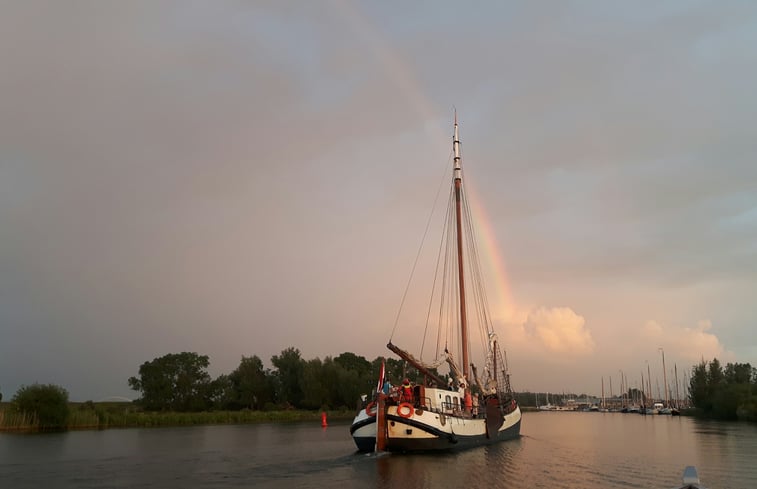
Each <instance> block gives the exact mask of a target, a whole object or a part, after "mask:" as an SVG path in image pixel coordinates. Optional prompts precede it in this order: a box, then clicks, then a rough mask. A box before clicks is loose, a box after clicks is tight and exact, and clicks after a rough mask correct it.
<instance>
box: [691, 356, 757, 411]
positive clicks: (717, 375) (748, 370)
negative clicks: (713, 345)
mask: <svg viewBox="0 0 757 489" xmlns="http://www.w3.org/2000/svg"><path fill="white" fill-rule="evenodd" d="M689 397H690V399H691V403H692V404H693V405H694V407H696V408H697V409H698V410H699V411H700V412H701V413H702V414H704V415H705V416H708V417H713V418H717V419H748V420H755V419H757V374H755V369H754V368H752V366H751V365H750V364H748V363H746V364H740V363H736V364H731V363H729V364H727V365H726V366H725V368H723V367H722V366H721V364H720V362H719V361H718V359H717V358H715V359H713V360H712V361H711V362H709V363H708V362H705V361H704V360H702V361H701V362H700V363H699V364H697V365H695V366H694V367H693V368H692V372H691V380H690V382H689Z"/></svg>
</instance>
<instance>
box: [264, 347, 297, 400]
mask: <svg viewBox="0 0 757 489" xmlns="http://www.w3.org/2000/svg"><path fill="white" fill-rule="evenodd" d="M271 363H273V366H274V367H276V370H275V371H274V377H275V379H276V394H277V400H278V401H279V403H281V404H290V405H292V406H294V407H299V406H301V405H302V400H303V392H302V383H303V373H304V371H305V361H304V360H303V359H302V357H300V350H298V349H296V348H293V347H289V348H287V349H286V350H283V351H282V352H281V355H274V356H273V357H272V358H271Z"/></svg>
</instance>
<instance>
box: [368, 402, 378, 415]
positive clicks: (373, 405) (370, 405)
mask: <svg viewBox="0 0 757 489" xmlns="http://www.w3.org/2000/svg"><path fill="white" fill-rule="evenodd" d="M371 409H373V412H371ZM376 411H378V406H376V403H375V402H374V401H371V402H369V403H368V405H367V406H365V414H367V415H368V416H376Z"/></svg>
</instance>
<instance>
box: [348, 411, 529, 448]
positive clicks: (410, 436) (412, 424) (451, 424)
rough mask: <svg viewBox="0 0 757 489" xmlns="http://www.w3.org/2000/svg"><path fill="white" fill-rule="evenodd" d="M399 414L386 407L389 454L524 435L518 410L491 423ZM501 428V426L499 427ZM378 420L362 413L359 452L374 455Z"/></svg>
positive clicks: (354, 429) (357, 428)
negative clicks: (521, 432)
mask: <svg viewBox="0 0 757 489" xmlns="http://www.w3.org/2000/svg"><path fill="white" fill-rule="evenodd" d="M401 413H402V414H403V415H400V413H398V407H397V406H388V407H387V408H386V447H385V450H386V451H389V452H418V451H421V452H422V451H437V450H459V449H464V448H470V447H474V446H479V445H487V444H491V443H498V442H501V441H504V440H511V439H514V438H518V437H519V436H520V425H521V417H522V416H521V411H520V408H516V409H515V410H514V411H512V412H511V413H508V414H506V415H505V416H503V417H502V422H501V425H500V423H499V420H495V422H494V423H492V421H491V417H490V419H489V422H488V423H487V419H486V418H484V417H480V418H470V417H463V416H453V415H445V414H443V413H439V412H432V411H428V410H424V409H414V410H413V412H412V413H410V414H409V415H408V414H407V410H403V411H401ZM497 425H499V426H497ZM376 429H377V424H376V417H375V416H368V415H367V414H366V413H365V410H364V409H363V410H361V411H360V412H359V413H358V414H357V416H355V419H354V420H353V422H352V426H351V427H350V432H351V433H352V437H353V440H354V441H355V445H356V446H357V448H358V450H359V451H363V452H370V451H373V450H374V447H375V443H376Z"/></svg>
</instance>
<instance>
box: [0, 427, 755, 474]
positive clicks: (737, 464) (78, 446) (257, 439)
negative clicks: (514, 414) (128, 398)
mask: <svg viewBox="0 0 757 489" xmlns="http://www.w3.org/2000/svg"><path fill="white" fill-rule="evenodd" d="M521 433H522V435H523V436H522V437H521V438H520V439H518V440H513V441H508V442H503V443H499V444H496V445H490V446H486V447H481V448H476V449H471V450H466V451H462V452H455V453H442V454H419V455H395V454H382V455H374V454H370V455H366V454H359V453H356V452H355V448H354V444H353V443H352V440H351V438H350V436H349V430H348V424H345V423H334V424H332V426H330V427H328V428H326V429H322V428H321V427H320V426H319V425H318V424H317V423H314V424H268V425H245V426H207V427H191V428H164V429H133V430H106V431H90V432H70V433H60V434H52V435H31V436H30V435H8V434H0V488H3V489H5V488H8V489H16V488H18V489H23V488H27V487H28V488H37V487H50V488H58V487H60V488H105V487H113V488H122V487H123V488H127V487H139V488H182V489H189V488H195V487H203V488H204V487H218V488H237V487H240V488H241V487H245V488H322V487H336V488H338V489H346V488H352V487H355V488H357V487H360V488H373V487H376V488H385V489H400V488H403V489H405V488H434V489H435V488H440V487H450V488H453V487H454V488H457V487H464V486H469V487H508V488H520V487H523V488H539V487H545V488H546V487H549V488H552V487H566V488H573V487H577V488H595V487H596V488H640V489H641V488H643V489H648V488H662V489H669V488H671V487H674V486H676V485H678V484H679V483H680V477H681V472H682V471H683V468H684V467H685V466H686V465H696V466H697V469H698V471H699V476H700V478H701V480H702V483H703V484H704V485H705V486H706V487H708V488H709V489H724V488H749V487H757V468H755V466H754V454H755V452H757V426H756V425H754V424H744V423H719V422H712V421H698V420H694V419H691V418H678V417H676V418H672V417H669V416H640V415H634V414H619V413H561V412H556V413H552V412H545V413H526V414H525V415H524V420H523V427H522V430H521Z"/></svg>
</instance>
